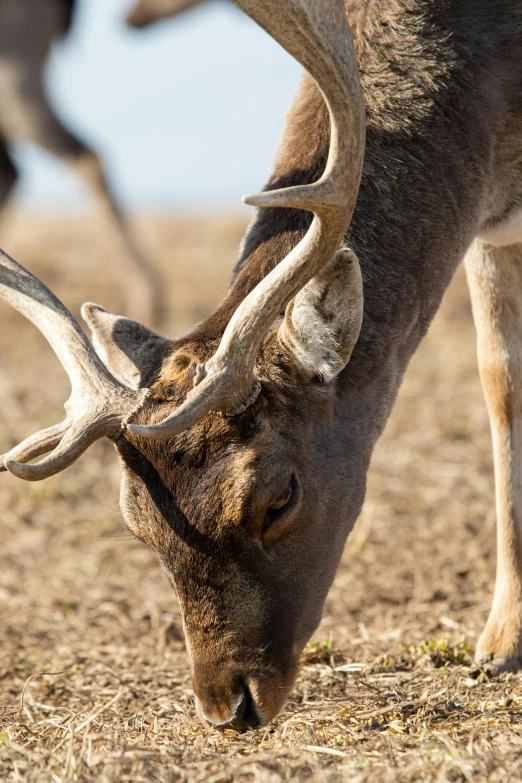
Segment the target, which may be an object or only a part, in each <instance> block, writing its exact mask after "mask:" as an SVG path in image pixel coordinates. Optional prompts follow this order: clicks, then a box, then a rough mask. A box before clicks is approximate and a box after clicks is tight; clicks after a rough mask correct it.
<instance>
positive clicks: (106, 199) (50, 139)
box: [30, 90, 164, 325]
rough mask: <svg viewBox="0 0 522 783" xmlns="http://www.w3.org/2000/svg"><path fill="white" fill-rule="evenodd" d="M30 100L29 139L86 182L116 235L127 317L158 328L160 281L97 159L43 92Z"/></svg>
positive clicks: (161, 305) (161, 311) (161, 309)
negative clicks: (33, 114)
mask: <svg viewBox="0 0 522 783" xmlns="http://www.w3.org/2000/svg"><path fill="white" fill-rule="evenodd" d="M34 93H36V90H35V91H34ZM33 99H34V102H35V104H36V106H37V109H38V111H37V119H38V121H37V122H36V123H35V124H34V126H33V127H32V129H31V134H30V135H31V136H32V138H33V139H34V141H36V142H37V143H38V144H40V145H41V146H42V147H45V148H46V149H47V150H49V152H52V153H53V154H54V155H56V156H58V157H59V158H61V159H62V160H63V161H64V162H65V163H67V164H69V165H70V166H72V168H73V169H74V170H75V171H76V172H77V174H78V175H79V176H80V177H81V178H82V179H83V180H84V182H86V184H87V185H88V187H89V189H90V192H91V193H92V194H93V196H94V197H95V199H96V203H97V206H98V208H99V209H100V210H101V211H102V213H103V214H104V215H105V216H106V217H108V218H109V221H110V223H111V224H112V226H113V228H114V229H115V231H116V232H117V235H118V237H119V240H120V242H121V243H122V245H123V250H124V253H125V255H126V257H127V258H128V260H129V262H130V268H127V269H125V270H122V273H121V279H122V280H123V281H124V285H125V288H126V291H127V300H128V307H129V311H130V313H132V314H133V316H134V317H136V318H137V319H138V320H143V321H145V322H149V323H152V324H154V325H158V324H159V323H160V322H161V321H162V318H163V316H164V307H163V288H162V285H161V281H160V277H159V275H158V273H157V271H156V269H155V267H154V266H153V265H152V264H151V263H150V261H149V260H148V259H147V258H146V257H145V256H144V255H143V253H142V252H141V250H140V248H139V247H138V244H137V243H136V240H135V238H134V234H133V230H132V226H131V224H130V221H129V220H128V218H127V216H126V215H125V212H124V211H123V210H122V208H121V207H120V205H119V203H118V200H117V198H116V197H115V195H114V193H113V191H112V189H111V187H110V185H109V183H108V180H107V176H106V174H105V172H104V168H103V165H102V163H101V161H100V159H99V157H98V156H97V155H96V153H95V152H93V151H92V150H91V149H89V148H88V147H87V145H86V144H84V143H83V142H82V141H80V140H79V139H78V138H76V137H75V136H73V134H72V133H70V132H69V131H68V130H67V129H66V128H65V127H64V126H63V125H62V123H61V122H60V120H59V119H58V118H57V117H56V116H55V114H54V112H53V111H52V109H51V107H50V106H49V105H48V103H47V100H46V98H45V95H44V94H43V92H40V95H39V96H38V95H36V94H33Z"/></svg>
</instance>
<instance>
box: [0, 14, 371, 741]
mask: <svg viewBox="0 0 522 783" xmlns="http://www.w3.org/2000/svg"><path fill="white" fill-rule="evenodd" d="M237 5H238V6H239V7H240V8H242V9H243V10H244V11H245V12H246V13H248V14H249V15H250V16H251V17H252V18H253V19H255V20H256V21H257V22H258V23H259V24H260V25H262V26H263V27H264V28H265V29H266V30H267V31H268V32H269V33H270V34H271V35H272V36H273V37H274V38H276V39H277V40H278V41H279V42H280V43H281V44H282V45H283V46H284V47H285V48H286V49H287V50H288V51H289V52H290V53H291V54H293V55H294V56H295V57H296V58H297V59H298V60H300V62H301V63H302V64H303V65H304V66H305V68H306V69H307V70H308V71H309V73H310V74H311V75H312V76H313V78H314V79H315V81H316V83H317V85H318V86H319V88H320V90H321V92H322V94H323V97H324V100H325V102H326V104H327V107H328V111H329V116H330V150H329V156H328V161H327V164H326V168H325V171H324V173H323V175H322V176H321V178H320V179H319V180H318V181H317V182H315V183H314V184H311V185H305V186H296V187H290V188H287V189H283V190H275V191H271V192H265V193H263V194H261V195H258V196H255V197H250V198H247V199H245V201H246V202H247V203H248V204H253V205H255V206H258V207H267V206H270V207H286V208H292V209H300V210H307V211H308V212H312V213H313V215H314V217H313V221H312V222H311V225H310V227H309V230H308V232H307V233H306V235H305V236H304V237H303V239H302V240H301V241H300V242H299V244H298V245H297V246H296V247H294V248H293V249H290V252H288V254H287V255H286V257H285V258H284V259H283V260H282V261H281V262H280V263H279V264H278V265H277V266H276V267H275V268H274V269H273V270H272V271H271V272H270V273H269V274H268V275H266V276H265V277H264V278H263V279H262V280H261V282H259V284H258V285H257V286H255V287H254V288H253V290H251V291H250V292H249V293H248V295H246V296H245V297H244V299H243V300H242V301H241V303H240V304H239V306H238V307H237V308H236V309H235V312H234V313H233V315H232V317H231V318H230V319H229V321H228V324H227V325H226V328H224V330H223V331H222V333H221V334H220V335H219V336H218V337H216V336H215V335H214V336H212V335H210V336H209V333H208V332H207V333H205V330H204V329H203V330H201V329H200V330H199V331H198V332H194V333H192V334H189V335H188V336H186V337H184V338H182V339H179V340H175V341H173V340H168V339H166V338H163V337H160V336H159V335H157V334H155V333H153V332H151V331H149V330H148V329H147V328H146V327H144V326H142V325H141V324H138V323H136V322H134V321H131V320H129V319H126V318H122V317H118V316H114V315H111V314H109V313H107V312H106V311H105V310H103V309H102V308H101V307H98V306H96V305H92V304H88V305H84V308H83V311H82V313H83V316H84V318H85V320H86V321H87V323H88V325H89V326H90V328H91V331H92V335H93V345H94V348H93V346H92V345H91V344H90V343H89V342H88V341H87V339H86V337H85V336H84V334H83V333H82V331H81V329H80V327H79V326H78V325H77V323H76V322H75V321H74V319H73V318H72V316H71V315H70V313H69V312H68V311H67V310H66V309H65V308H64V307H63V305H62V304H61V303H60V302H59V301H58V300H57V299H56V297H54V296H53V294H52V293H51V292H50V291H48V289H46V288H45V286H44V285H43V284H42V283H40V282H39V281H38V280H36V278H34V277H33V276H32V275H30V274H29V273H28V272H27V271H26V270H24V269H23V268H22V267H20V266H19V265H18V264H17V263H16V262H15V261H13V260H12V259H10V258H8V257H7V256H3V257H2V259H1V263H0V296H1V297H2V298H4V299H5V300H6V301H8V302H9V303H10V304H11V305H13V306H14V307H16V308H17V309H18V310H20V311H21V312H22V313H23V314H25V315H26V316H27V317H28V318H30V319H31V320H32V321H33V323H35V324H36V326H37V327H38V328H39V329H40V330H41V331H42V332H43V333H44V335H45V336H46V338H47V339H48V340H49V342H50V343H51V345H52V347H53V349H54V350H55V352H56V354H57V356H58V358H59V359H60V361H61V362H62V364H63V366H64V367H65V369H66V371H67V372H68V374H69V376H70V379H71V384H72V395H71V397H70V399H69V401H68V402H67V404H66V410H67V418H66V419H65V421H64V422H63V423H62V424H59V425H56V426H54V427H51V428H49V429H47V430H44V431H43V432H40V433H38V434H37V435H35V436H32V437H30V438H28V439H27V440H26V441H24V442H23V443H22V444H20V445H19V446H17V447H16V448H14V449H13V450H12V451H10V452H9V453H8V454H6V455H5V456H4V457H3V464H4V465H5V468H6V469H7V470H9V471H10V472H11V473H13V474H14V475H16V476H18V477H20V478H23V479H26V480H29V481H34V480H39V479H43V478H46V477H47V476H50V475H52V474H54V473H57V472H58V471H60V470H63V469H64V468H65V467H66V466H67V465H69V464H71V463H72V462H73V461H74V460H75V459H77V458H78V457H79V456H80V454H81V453H82V452H83V451H84V450H85V449H86V448H87V447H88V446H89V444H90V443H92V442H93V441H94V440H95V439H97V438H101V437H104V436H106V437H109V438H111V439H112V440H113V441H114V443H115V445H116V448H117V449H118V452H119V454H120V457H121V460H122V467H123V480H122V488H121V506H122V510H123V513H124V516H125V519H126V521H127V523H128V525H129V527H130V528H131V530H132V531H133V532H134V533H135V534H136V536H138V537H139V538H140V539H142V540H143V541H144V542H145V543H146V544H148V545H149V546H151V547H152V548H153V549H155V550H156V551H157V553H158V555H159V558H160V561H161V563H162V565H163V567H164V569H165V571H166V573H167V574H168V576H169V579H170V581H171V582H172V585H173V587H174V589H175V591H176V593H177V595H178V598H179V602H180V605H181V610H182V616H183V622H184V628H185V634H186V640H187V646H188V650H189V653H190V657H191V661H192V667H193V678H194V690H195V693H196V698H197V704H198V709H199V711H200V713H201V715H202V717H204V718H205V719H206V720H208V721H209V722H210V723H212V724H214V725H218V726H234V727H236V728H245V727H248V726H252V727H253V726H257V725H260V724H263V723H266V722H267V721H269V720H270V719H271V718H272V717H274V715H275V714H276V713H277V712H278V710H279V709H280V708H281V706H282V704H283V702H284V700H285V697H286V695H287V694H288V691H289V689H290V688H291V686H292V683H293V679H294V676H295V673H296V668H297V662H298V659H299V655H300V653H301V651H302V649H303V647H304V645H305V644H306V642H307V640H308V639H309V637H310V635H311V634H312V632H313V631H314V629H315V628H316V626H317V624H318V622H319V620H320V617H321V612H322V607H323V603H324V600H325V597H326V594H327V592H328V589H329V587H330V584H331V582H332V579H333V576H334V573H335V570H336V567H337V565H338V561H339V557H340V554H341V552H342V547H343V544H344V540H345V538H346V535H347V533H348V530H349V526H350V524H352V523H353V521H354V517H355V515H356V514H357V513H358V511H359V509H360V505H361V503H362V496H363V491H364V475H363V474H358V473H357V474H355V473H354V475H353V476H352V477H350V476H347V475H346V472H343V470H341V468H340V466H339V465H336V464H335V458H336V457H335V454H334V452H335V448H333V447H332V443H333V442H334V441H335V423H332V422H335V419H334V414H335V409H336V405H337V401H338V395H337V387H336V376H337V375H338V374H339V373H340V372H341V370H342V369H343V368H344V367H345V365H346V364H347V363H348V361H349V359H350V355H351V352H352V349H353V347H354V345H355V343H356V341H357V338H358V335H359V330H360V327H361V321H362V308H363V297H362V282H361V274H360V269H359V264H358V262H357V259H356V257H355V256H354V254H353V253H352V252H351V251H350V250H349V249H348V248H346V247H344V246H343V243H344V238H345V233H346V231H347V228H348V226H349V223H350V220H351V215H352V212H353V208H354V204H355V199H356V196H357V191H358V186H359V181H360V175H361V167H362V159H363V151H364V131H365V123H364V107H363V101H362V97H361V92H360V87H359V80H358V75H357V66H356V61H355V55H354V50H353V42H352V38H351V34H350V30H349V28H348V24H347V20H346V14H345V9H344V5H343V2H342V0H238V2H237ZM282 241H284V240H282ZM49 451H50V452H51V453H50V455H48V456H46V457H44V459H43V460H42V461H40V462H39V463H37V464H29V462H30V460H32V459H33V458H35V457H38V456H41V455H42V454H45V453H47V452H49ZM329 462H330V463H331V464H329ZM347 488H348V489H349V491H347Z"/></svg>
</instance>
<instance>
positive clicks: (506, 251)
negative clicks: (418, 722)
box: [465, 240, 522, 671]
mask: <svg viewBox="0 0 522 783" xmlns="http://www.w3.org/2000/svg"><path fill="white" fill-rule="evenodd" d="M465 263H466V272H467V277H468V283H469V288H470V291H471V299H472V306H473V317H474V320H475V325H476V328H477V337H478V362H479V370H480V378H481V382H482V387H483V390H484V396H485V398H486V403H487V407H488V412H489V418H490V423H491V434H492V440H493V454H494V465H495V491H496V508H497V574H496V582H495V592H494V597H493V605H492V608H491V612H490V615H489V618H488V621H487V623H486V627H485V628H484V631H483V632H482V635H481V636H480V639H479V642H478V646H477V651H476V659H477V661H478V662H479V663H481V664H491V666H492V667H493V669H494V670H496V671H516V670H517V669H519V668H520V667H521V666H522V244H517V245H510V246H507V247H493V246H491V245H487V244H485V243H483V242H481V241H480V240H476V241H475V243H474V244H473V246H472V248H471V250H470V251H469V253H468V255H467V256H466V262H465Z"/></svg>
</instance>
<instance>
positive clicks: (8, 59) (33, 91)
mask: <svg viewBox="0 0 522 783" xmlns="http://www.w3.org/2000/svg"><path fill="white" fill-rule="evenodd" d="M75 5H76V0H0V103H1V106H2V110H1V112H0V209H1V208H2V207H4V206H5V205H6V203H7V201H8V197H9V195H10V193H11V192H12V190H13V187H14V185H15V183H16V180H17V178H18V172H17V169H16V165H15V163H14V162H13V159H12V157H11V155H10V153H9V147H10V145H11V144H13V143H14V142H17V141H21V140H27V139H30V140H31V141H34V142H36V143H37V144H39V145H40V146H41V147H44V148H45V149H47V150H49V152H52V153H53V154H54V155H57V156H58V157H59V158H61V159H62V160H63V161H64V162H65V163H67V164H69V165H70V166H71V167H72V168H73V169H74V170H75V171H76V173H77V174H79V175H80V176H81V177H82V179H83V180H84V181H85V182H86V183H87V184H88V186H89V188H90V190H91V193H92V194H93V195H95V197H96V200H97V202H98V204H99V205H100V207H101V208H102V209H103V210H104V212H105V214H106V215H107V217H108V218H109V219H110V221H111V222H112V224H113V225H114V227H115V229H116V231H117V232H118V234H119V236H120V239H121V241H122V242H123V245H124V248H125V251H126V254H127V257H128V259H129V262H130V267H129V268H128V269H127V270H126V273H125V275H124V277H125V279H126V281H127V286H128V293H129V306H130V309H131V310H132V311H133V312H136V314H137V315H138V316H139V317H141V318H144V319H146V320H147V321H150V320H152V319H155V320H156V321H158V320H160V316H161V307H162V303H161V295H160V285H159V281H158V278H157V274H156V272H155V269H154V267H153V266H151V264H150V263H149V261H148V260H147V259H146V258H145V257H144V255H143V254H142V253H141V251H140V249H139V248H138V246H137V244H136V242H135V240H134V237H133V234H132V230H131V227H130V224H129V222H128V220H127V218H126V216H125V214H124V213H123V211H122V210H121V208H120V207H119V205H118V202H117V200H116V197H115V196H114V194H113V192H112V190H111V188H110V186H109V184H108V181H107V177H106V175H105V173H104V170H103V166H102V163H101V161H100V159H99V157H98V156H97V155H96V153H95V152H94V151H93V150H92V149H90V148H89V147H88V146H87V145H86V144H85V142H84V141H82V140H81V139H79V138H78V137H77V136H76V135H75V134H73V133H71V131H70V130H68V129H67V128H66V127H65V126H64V125H63V123H62V122H61V121H60V120H59V119H58V117H57V116H56V114H55V112H54V110H53V108H52V107H51V105H50V103H49V100H48V98H47V95H46V92H45V87H44V84H43V73H44V67H45V63H46V60H47V57H48V55H49V51H50V49H51V47H52V45H53V43H54V42H55V41H56V40H58V39H59V38H61V37H62V36H63V35H65V34H66V32H67V31H68V30H69V28H70V25H71V22H72V18H73V14H74V9H75Z"/></svg>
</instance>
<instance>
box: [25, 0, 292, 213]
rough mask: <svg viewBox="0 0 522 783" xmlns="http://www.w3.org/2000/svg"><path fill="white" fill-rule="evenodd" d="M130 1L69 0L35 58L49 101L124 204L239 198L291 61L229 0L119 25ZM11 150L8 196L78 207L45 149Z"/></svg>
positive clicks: (265, 148) (281, 105) (264, 150)
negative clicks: (64, 24) (70, 6)
mask: <svg viewBox="0 0 522 783" xmlns="http://www.w3.org/2000/svg"><path fill="white" fill-rule="evenodd" d="M132 5H133V2H132V0H78V5H77V10H76V11H75V14H74V20H73V26H72V29H71V30H70V31H69V33H68V34H67V35H66V37H65V38H64V39H63V40H62V41H60V42H58V43H57V44H56V45H55V46H54V48H53V51H52V54H51V56H50V58H49V59H48V62H47V66H46V74H45V79H46V85H47V92H48V96H49V98H50V101H51V103H52V105H53V107H54V109H55V110H56V112H57V114H58V115H59V117H60V118H61V119H62V121H63V122H64V123H65V124H66V126H67V127H68V128H70V129H71V130H72V131H73V132H77V133H78V134H79V135H80V136H81V137H82V138H84V139H85V140H86V141H87V142H88V143H89V144H90V145H92V147H94V149H96V151H97V152H99V153H100V154H101V155H102V158H103V160H104V163H105V165H106V168H107V170H108V172H109V175H110V179H111V183H112V185H113V187H114V189H115V191H116V193H117V195H118V196H119V197H120V200H121V201H122V203H123V204H124V205H125V206H126V207H127V208H128V209H129V210H132V211H133V212H136V211H146V212H162V213H165V212H171V211H183V212H187V211H188V212H193V211H200V210H201V209H205V210H223V209H225V210H230V209H236V208H237V209H241V206H240V197H241V196H242V195H243V194H245V193H247V192H251V191H254V190H256V189H257V188H259V187H260V185H261V184H262V183H263V181H264V180H265V178H266V176H267V174H268V172H269V170H270V164H271V161H272V158H273V155H274V151H275V148H276V144H277V139H278V136H279V133H280V131H281V127H282V122H283V118H284V114H285V111H286V109H287V108H288V106H289V103H290V100H291V97H292V95H293V93H294V92H295V89H296V86H297V83H298V80H299V73H300V68H299V66H298V65H297V64H296V63H295V62H294V61H293V60H292V59H291V58H290V57H289V56H288V55H287V54H286V53H285V52H284V51H283V50H282V49H281V48H280V47H279V46H278V45H277V44H276V43H274V41H272V40H271V39H270V38H269V36H267V35H266V34H265V33H264V32H263V31H262V30H261V29H260V28H258V27H257V26H256V25H255V24H254V23H253V22H251V21H250V20H249V19H248V18H246V17H245V16H244V15H243V14H242V13H241V12H240V11H239V10H238V9H237V8H236V7H235V6H234V5H233V4H232V3H231V2H229V1H228V0H210V2H207V3H204V4H203V5H201V6H198V7H195V8H193V9H192V10H190V11H188V12H186V13H184V14H182V15H181V16H178V17H176V18H175V19H171V20H164V21H161V22H159V23H157V24H155V25H153V26H151V27H149V28H146V29H143V30H132V29H130V28H129V27H127V25H126V24H125V15H126V13H127V12H128V10H129V8H130V7H131V6H132ZM15 155H16V162H17V164H18V165H19V166H20V168H21V170H22V173H23V177H22V180H21V182H20V184H19V186H18V188H17V193H16V202H17V205H18V206H20V207H22V208H30V209H31V210H32V211H35V210H37V211H43V210H45V211H50V210H53V211H56V210H57V209H60V210H61V209H67V210H75V211H77V210H80V209H81V208H82V207H84V206H85V194H84V191H83V188H82V186H81V184H80V182H79V181H78V180H77V179H76V178H75V177H74V175H73V174H72V173H71V172H70V170H69V169H68V168H67V167H65V166H64V165H63V164H61V163H60V162H58V161H57V160H56V159H55V158H53V157H52V156H51V155H49V154H46V153H45V152H42V150H41V149H40V148H38V147H36V146H35V145H32V144H29V143H22V144H19V145H17V147H16V150H15ZM244 211H245V213H246V212H247V210H246V208H245V210H244Z"/></svg>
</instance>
